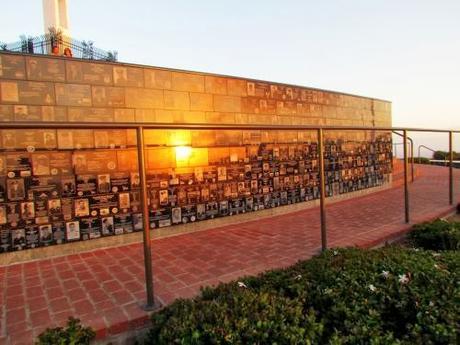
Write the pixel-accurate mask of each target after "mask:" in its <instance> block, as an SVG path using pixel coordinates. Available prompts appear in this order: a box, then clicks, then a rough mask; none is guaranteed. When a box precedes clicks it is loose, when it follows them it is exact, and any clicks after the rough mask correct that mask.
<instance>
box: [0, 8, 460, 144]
mask: <svg viewBox="0 0 460 345" xmlns="http://www.w3.org/2000/svg"><path fill="white" fill-rule="evenodd" d="M1 2H2V4H1V12H2V13H1V16H0V18H1V22H0V41H4V42H11V41H17V40H18V37H19V35H21V34H26V35H32V36H33V35H38V34H41V33H43V31H44V29H43V18H42V17H43V15H42V1H41V0H14V1H10V0H2V1H1ZM68 2H69V15H70V29H71V35H72V36H73V37H75V38H77V39H81V40H92V41H94V42H95V46H97V47H99V48H102V49H106V50H117V51H118V52H119V60H120V61H126V62H132V63H141V64H146V65H154V66H164V67H174V68H180V69H190V70H198V71H206V72H215V73H220V74H228V75H237V76H244V77H251V78H257V79H266V80H271V81H278V82H286V83H294V84H299V85H305V86H311V87H317V88H324V89H330V90H336V91H342V92H347V93H354V94H358V95H363V96H370V97H376V98H382V99H387V100H390V101H392V102H393V125H395V126H410V127H430V128H455V129H460V1H459V0H439V1H432V0H431V1H430V0H404V1H401V0H399V1H397V0H372V1H370V0H348V1H346V0H343V1H339V0H335V1H332V0H331V1H327V0H324V1H318V0H316V1H310V0H304V1H301V0H299V1H295V0H286V1H274V0H265V1H259V0H251V1H250V0H246V1H242V0H232V1H225V0H220V1H217V0H214V1H210V0H168V1H155V0H131V1H121V0H68ZM413 136H414V137H415V138H416V141H417V143H423V144H426V145H432V146H435V148H436V149H438V148H440V149H446V148H447V146H446V145H447V144H446V143H447V139H445V137H444V138H441V137H440V136H439V135H437V136H428V135H423V134H421V135H416V134H414V135H413ZM455 148H456V149H457V150H460V134H459V135H457V137H456V138H455Z"/></svg>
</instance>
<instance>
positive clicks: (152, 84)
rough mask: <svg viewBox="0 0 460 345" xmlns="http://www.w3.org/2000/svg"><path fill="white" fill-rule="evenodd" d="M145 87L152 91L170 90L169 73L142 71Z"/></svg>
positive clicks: (151, 70)
mask: <svg viewBox="0 0 460 345" xmlns="http://www.w3.org/2000/svg"><path fill="white" fill-rule="evenodd" d="M144 78H145V87H148V88H153V89H170V88H171V87H172V80H171V72H170V71H162V70H157V69H150V68H148V69H144Z"/></svg>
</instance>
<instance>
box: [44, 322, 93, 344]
mask: <svg viewBox="0 0 460 345" xmlns="http://www.w3.org/2000/svg"><path fill="white" fill-rule="evenodd" d="M95 336H96V333H95V332H94V331H93V330H92V329H91V328H90V327H83V326H82V325H80V320H79V319H74V318H72V317H70V318H69V320H68V321H67V327H65V328H63V327H56V328H47V329H46V330H45V331H44V332H43V333H42V334H40V335H39V336H38V341H37V342H36V344H37V345H88V344H89V343H90V341H91V340H93V339H94V338H95Z"/></svg>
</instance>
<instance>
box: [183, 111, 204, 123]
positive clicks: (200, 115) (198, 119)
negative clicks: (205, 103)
mask: <svg viewBox="0 0 460 345" xmlns="http://www.w3.org/2000/svg"><path fill="white" fill-rule="evenodd" d="M184 122H185V123H207V121H206V114H205V112H204V111H186V112H184Z"/></svg>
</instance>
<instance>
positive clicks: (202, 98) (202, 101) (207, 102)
mask: <svg viewBox="0 0 460 345" xmlns="http://www.w3.org/2000/svg"><path fill="white" fill-rule="evenodd" d="M190 109H191V110H203V111H212V110H214V103H213V97H212V95H211V94H209V93H195V92H191V93H190Z"/></svg>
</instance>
